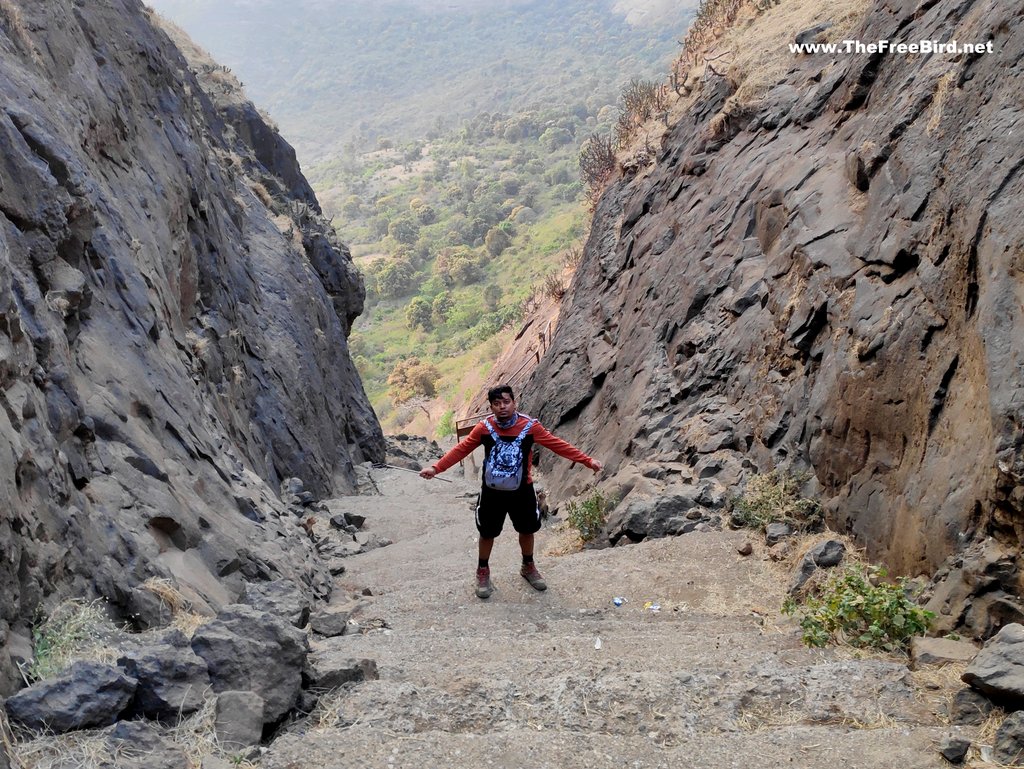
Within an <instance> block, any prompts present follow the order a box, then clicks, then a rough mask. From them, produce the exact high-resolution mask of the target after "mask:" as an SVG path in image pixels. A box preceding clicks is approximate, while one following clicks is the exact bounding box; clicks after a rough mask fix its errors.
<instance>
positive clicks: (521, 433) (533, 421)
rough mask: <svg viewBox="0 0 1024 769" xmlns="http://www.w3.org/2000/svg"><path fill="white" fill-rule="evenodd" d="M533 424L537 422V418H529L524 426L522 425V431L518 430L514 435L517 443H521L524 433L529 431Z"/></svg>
mask: <svg viewBox="0 0 1024 769" xmlns="http://www.w3.org/2000/svg"><path fill="white" fill-rule="evenodd" d="M535 424H537V420H536V419H530V420H529V421H528V422H527V423H526V427H524V428H523V429H522V432H520V433H519V435H518V436H517V437H516V441H517V442H519V443H522V442H523V438H525V437H526V434H527V433H528V432H530V428H532V427H533V426H534V425H535Z"/></svg>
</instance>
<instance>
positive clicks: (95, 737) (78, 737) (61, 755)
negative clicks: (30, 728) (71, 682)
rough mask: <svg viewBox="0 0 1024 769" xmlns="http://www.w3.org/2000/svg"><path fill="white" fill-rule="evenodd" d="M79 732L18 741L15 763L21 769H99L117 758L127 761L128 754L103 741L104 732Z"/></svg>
mask: <svg viewBox="0 0 1024 769" xmlns="http://www.w3.org/2000/svg"><path fill="white" fill-rule="evenodd" d="M108 731H109V730H103V731H81V732H68V733H67V734H59V735H52V734H44V735H39V736H37V737H33V738H31V739H26V740H24V741H19V742H18V744H17V749H16V751H12V755H14V756H16V759H15V760H16V761H17V762H18V765H20V767H21V769H65V768H66V767H75V769H101V767H106V766H110V765H111V764H113V765H115V766H116V765H118V764H119V763H120V761H119V759H125V758H131V757H132V754H130V753H129V752H128V751H126V750H125V749H124V748H123V747H122V746H118V747H116V748H112V746H111V744H110V743H108V742H107V732H108Z"/></svg>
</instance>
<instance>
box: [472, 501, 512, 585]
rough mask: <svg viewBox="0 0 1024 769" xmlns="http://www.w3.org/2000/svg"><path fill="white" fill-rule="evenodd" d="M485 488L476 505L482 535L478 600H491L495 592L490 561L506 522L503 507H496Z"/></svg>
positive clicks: (477, 526) (478, 567)
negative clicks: (495, 541) (496, 541)
mask: <svg viewBox="0 0 1024 769" xmlns="http://www.w3.org/2000/svg"><path fill="white" fill-rule="evenodd" d="M488 491H489V490H488V489H487V488H486V487H484V488H483V489H481V491H480V496H479V497H477V503H476V530H477V532H478V533H479V534H480V540H479V544H478V546H477V554H478V557H479V560H478V562H477V566H476V594H477V597H478V598H489V597H490V595H491V593H493V592H494V585H493V584H492V583H491V569H490V564H489V560H490V557H491V549H492V548H493V547H494V540H495V539H497V537H498V535H499V534H501V527H502V525H503V524H504V522H505V511H504V509H502V507H501V505H496V504H495V502H496V500H494V499H493V498H492V495H491V494H489V493H488Z"/></svg>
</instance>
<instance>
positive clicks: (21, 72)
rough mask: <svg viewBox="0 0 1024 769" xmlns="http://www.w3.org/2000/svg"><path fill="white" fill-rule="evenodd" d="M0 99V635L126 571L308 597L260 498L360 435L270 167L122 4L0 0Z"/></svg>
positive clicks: (157, 34) (336, 461)
mask: <svg viewBox="0 0 1024 769" xmlns="http://www.w3.org/2000/svg"><path fill="white" fill-rule="evenodd" d="M0 94H2V97H0V104H2V107H0V146H2V151H0V404H2V406H3V408H2V409H0V511H2V517H0V642H3V641H5V640H6V641H7V642H8V643H9V644H10V645H16V643H17V639H18V638H19V637H20V636H22V635H23V634H24V632H25V623H26V621H27V620H29V619H30V618H31V617H32V616H33V615H34V614H35V612H36V611H37V610H38V609H39V608H40V606H41V605H43V604H45V603H46V602H48V601H50V602H52V601H54V600H57V599H59V598H60V597H62V596H67V595H75V596H83V595H85V596H88V595H100V596H104V597H106V598H107V599H108V600H109V601H110V602H111V604H112V609H113V610H114V611H116V612H121V613H122V614H127V613H130V611H131V606H132V599H131V595H132V588H133V586H135V585H137V584H138V583H139V582H141V581H143V580H145V579H146V578H148V577H151V576H162V577H167V578H169V579H171V580H173V581H175V582H176V583H177V585H178V587H179V588H180V589H181V590H182V591H183V592H184V593H185V594H186V596H187V597H188V598H189V599H190V600H191V601H192V603H193V605H194V606H195V607H196V608H197V609H199V610H203V609H209V608H216V607H218V606H219V605H222V604H224V603H230V602H231V601H232V600H234V598H236V597H237V595H238V593H239V591H240V590H241V588H242V583H243V581H244V580H261V579H270V578H274V577H277V576H290V577H293V578H296V579H298V580H300V581H301V582H302V584H304V585H306V586H307V589H308V590H309V591H310V592H311V593H318V592H319V593H323V592H324V591H326V590H328V589H329V588H328V585H329V575H328V574H327V572H326V570H325V569H324V567H323V566H322V565H319V562H318V561H317V559H315V558H314V557H313V554H312V550H311V542H310V541H309V539H308V538H307V536H306V533H305V531H304V530H303V529H302V528H301V527H300V526H298V525H297V522H296V519H295V517H294V516H293V515H292V514H291V513H289V512H288V511H287V509H286V506H285V505H284V504H283V503H282V502H281V501H280V499H279V496H278V490H279V486H280V482H281V480H282V479H284V478H287V477H292V476H297V477H299V478H301V479H302V480H303V481H304V482H305V486H306V489H308V490H310V491H311V492H313V494H314V495H327V494H328V493H330V492H333V493H344V492H346V491H350V490H352V489H353V488H354V487H355V474H354V468H353V465H354V464H356V463H359V462H362V461H365V460H367V459H372V460H382V459H383V457H384V442H383V438H382V435H381V432H380V427H379V425H378V424H377V421H376V418H375V416H374V414H373V412H372V410H371V408H370V406H369V404H368V401H367V399H366V397H365V395H364V393H363V389H362V385H361V383H360V382H359V379H358V376H357V375H356V372H355V369H354V367H353V365H352V363H351V361H350V359H349V355H348V348H347V336H348V332H349V328H350V325H351V322H352V320H353V319H354V318H355V317H356V316H357V315H358V314H359V313H360V312H361V310H362V302H363V288H362V284H361V281H360V279H359V276H358V273H357V272H356V271H355V269H354V267H353V265H352V262H351V259H350V256H349V254H348V252H347V251H346V250H345V249H344V247H342V246H341V245H340V244H338V243H337V242H336V241H335V240H334V237H333V234H332V232H331V230H330V228H329V226H328V225H327V223H326V222H324V220H323V219H322V217H321V216H320V213H319V209H318V206H317V203H316V199H315V197H314V195H313V193H312V190H311V189H310V187H309V185H308V184H307V183H306V182H305V180H304V178H303V177H302V174H301V172H300V170H299V168H298V165H297V163H296V161H295V155H294V152H292V150H291V148H290V147H289V146H288V144H287V143H286V142H285V141H284V140H283V139H281V137H280V136H278V135H277V134H276V132H275V131H274V130H273V129H272V128H271V127H270V126H268V125H267V123H266V122H265V121H264V120H263V118H262V117H261V116H260V115H259V113H258V112H257V111H256V110H255V108H253V106H252V105H251V104H249V103H248V102H246V101H245V100H244V98H242V97H241V96H240V94H239V92H238V87H237V83H235V82H234V81H233V79H232V78H230V76H229V75H228V74H227V73H225V72H223V71H222V70H221V69H219V68H217V67H216V66H215V65H213V64H212V63H209V62H201V61H193V62H192V63H191V65H190V63H189V62H186V59H185V58H183V56H182V54H181V52H180V51H179V50H178V48H177V47H176V46H175V45H174V44H173V43H172V42H171V40H170V39H169V37H168V35H167V34H166V33H165V32H163V31H161V30H159V29H157V28H156V27H155V26H154V24H153V21H152V19H151V18H150V15H149V12H148V11H147V10H146V9H145V8H144V7H143V5H142V4H141V3H140V2H138V1H137V0H109V1H108V2H103V3H84V2H81V0H46V2H33V3H16V2H11V1H10V0H3V1H2V2H0ZM12 678H13V671H12V670H11V668H10V667H9V665H8V662H7V655H5V654H0V691H3V690H6V689H9V688H10V683H11V679H12Z"/></svg>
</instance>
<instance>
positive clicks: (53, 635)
mask: <svg viewBox="0 0 1024 769" xmlns="http://www.w3.org/2000/svg"><path fill="white" fill-rule="evenodd" d="M110 627H111V626H110V622H109V620H108V619H107V616H106V614H105V612H104V611H103V603H102V602H101V601H90V602H85V601H76V600H72V601H66V602H65V603H62V604H61V605H60V606H58V607H57V608H56V609H55V610H54V612H53V614H51V615H50V616H49V617H48V618H47V619H46V620H45V621H43V622H41V623H40V624H39V625H37V626H36V627H35V628H34V629H33V631H32V650H33V660H32V663H31V664H30V665H29V666H28V668H27V669H26V670H25V673H26V675H27V676H28V677H29V678H30V679H31V680H33V681H40V680H42V679H44V678H51V677H53V676H55V675H58V674H60V673H61V672H62V671H63V670H64V669H65V668H66V667H67V666H68V665H70V664H71V663H72V662H74V661H76V660H79V659H96V658H99V657H102V654H101V653H100V647H101V645H102V636H103V631H104V629H109V628H110Z"/></svg>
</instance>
